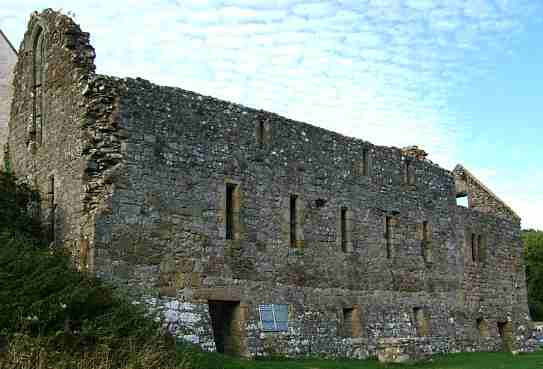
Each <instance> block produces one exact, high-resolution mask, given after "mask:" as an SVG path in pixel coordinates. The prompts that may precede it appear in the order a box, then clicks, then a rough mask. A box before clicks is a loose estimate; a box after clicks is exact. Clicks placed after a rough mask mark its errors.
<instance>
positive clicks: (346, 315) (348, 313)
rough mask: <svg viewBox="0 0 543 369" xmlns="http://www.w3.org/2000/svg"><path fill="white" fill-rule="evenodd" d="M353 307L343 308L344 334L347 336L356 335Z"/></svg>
mask: <svg viewBox="0 0 543 369" xmlns="http://www.w3.org/2000/svg"><path fill="white" fill-rule="evenodd" d="M353 315H354V309H353V308H344V309H343V332H342V333H343V336H345V337H354V326H353Z"/></svg>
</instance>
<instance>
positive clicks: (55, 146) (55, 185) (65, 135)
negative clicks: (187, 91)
mask: <svg viewBox="0 0 543 369" xmlns="http://www.w3.org/2000/svg"><path fill="white" fill-rule="evenodd" d="M40 28H41V30H42V35H43V36H42V37H43V43H44V55H43V63H42V65H41V68H42V72H43V82H42V85H41V94H42V95H43V102H42V111H41V113H42V117H43V120H42V123H41V124H40V123H38V122H37V119H36V117H35V113H34V112H35V109H36V108H35V99H38V98H40V97H39V96H36V88H35V79H34V73H35V72H34V70H35V65H34V63H35V62H34V53H35V47H34V45H35V44H36V36H37V34H38V30H39V29H40ZM93 59H94V50H93V48H92V47H91V46H90V45H89V35H88V34H86V33H83V32H82V31H81V29H80V28H79V26H78V25H76V24H75V23H74V22H73V21H72V20H71V19H70V18H68V17H66V16H64V15H61V14H59V13H56V12H53V11H52V10H46V11H44V12H42V13H40V14H37V13H34V14H33V15H32V16H31V18H30V21H29V24H28V30H27V32H26V33H25V35H24V39H23V42H22V44H21V50H20V52H19V59H18V62H17V64H16V66H15V72H14V73H15V77H14V99H13V105H12V111H11V119H10V123H9V129H10V131H9V147H10V151H9V155H10V159H11V162H12V163H13V170H14V172H15V174H16V175H17V176H19V177H20V178H21V179H25V178H26V180H27V181H28V182H29V183H30V184H31V185H33V186H35V187H36V188H37V189H39V190H40V192H41V194H42V199H41V217H42V220H43V222H44V225H45V231H46V233H47V234H46V236H47V237H48V238H49V239H50V241H58V243H64V245H65V246H66V247H69V248H70V249H72V250H73V251H74V254H76V256H77V257H76V260H78V259H79V257H78V255H77V254H78V253H79V248H80V243H81V223H82V222H83V221H82V218H83V214H82V207H83V194H84V188H83V182H82V176H83V172H84V168H85V160H84V158H82V149H83V146H84V141H85V138H84V137H83V131H82V129H81V127H82V126H83V125H84V123H85V121H86V109H87V107H86V106H87V103H88V101H87V99H86V98H85V97H84V96H83V95H82V92H83V87H84V86H85V85H86V80H87V79H88V78H89V76H91V75H92V74H93V73H94V64H93ZM53 223H54V225H53ZM92 228H94V225H93V224H92Z"/></svg>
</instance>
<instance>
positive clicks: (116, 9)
mask: <svg viewBox="0 0 543 369" xmlns="http://www.w3.org/2000/svg"><path fill="white" fill-rule="evenodd" d="M45 7H52V8H53V9H57V10H58V9H62V10H63V11H64V12H65V13H67V12H70V13H71V14H72V15H73V14H75V19H76V21H77V22H78V23H79V24H80V25H81V27H82V29H83V30H84V31H87V32H90V33H91V42H92V44H93V45H94V47H95V49H96V54H97V57H96V64H97V71H98V72H99V73H104V74H111V75H116V76H120V77H124V76H131V77H135V76H139V77H143V78H146V79H149V80H151V81H152V82H155V83H159V84H164V85H170V86H179V87H182V88H185V89H189V90H193V91H196V92H199V93H203V94H207V95H212V96H215V97H219V98H222V99H226V100H230V101H234V102H237V103H241V104H243V105H247V106H250V107H255V108H261V109H265V110H270V111H273V112H276V113H279V114H281V115H284V116H287V117H290V118H294V119H297V120H302V121H305V122H308V123H312V124H315V125H318V126H321V127H325V128H328V129H331V130H334V131H337V132H340V133H343V134H346V135H349V136H354V137H358V138H362V139H365V140H369V141H371V142H373V143H376V144H380V145H388V146H398V147H402V146H407V145H414V144H416V145H419V146H421V147H422V148H424V149H425V150H426V151H428V152H429V154H430V155H429V159H430V160H432V161H434V162H437V163H439V164H440V165H441V166H443V167H445V168H448V169H452V168H453V167H454V165H455V164H457V163H462V164H463V165H465V166H466V167H467V168H468V169H470V171H472V172H473V173H474V174H475V175H477V176H478V177H479V178H480V179H481V180H482V181H483V182H484V183H486V184H487V185H488V186H489V187H490V188H491V189H492V190H493V191H494V192H495V193H497V194H498V195H499V196H500V197H501V198H502V199H503V200H505V201H506V202H507V203H508V204H510V205H511V207H513V208H514V209H515V210H516V211H517V212H518V213H519V214H520V216H521V217H522V218H523V227H525V228H528V227H532V228H539V229H543V216H542V215H541V214H542V213H543V169H542V165H541V161H542V159H543V147H542V145H541V141H542V136H543V135H542V133H543V124H542V122H541V117H543V104H542V102H541V93H540V86H542V85H543V72H542V68H541V66H543V48H542V47H541V46H540V45H541V40H542V39H543V22H542V20H543V2H541V1H540V0H531V1H529V0H465V1H464V0H447V1H437V0H313V1H310V0H275V1H273V0H177V1H174V0H154V1H138V0H115V1H102V0H94V1H92V0H88V1H76V0H50V1H40V0H25V1H24V2H23V1H20V0H2V7H1V8H0V29H2V30H3V31H4V32H5V33H6V34H7V36H8V37H9V38H10V39H11V40H12V42H13V43H14V44H15V45H16V46H17V45H19V43H20V41H21V39H22V35H23V32H24V29H25V27H26V22H27V21H28V17H29V15H30V13H31V12H32V11H33V10H41V9H43V8H45Z"/></svg>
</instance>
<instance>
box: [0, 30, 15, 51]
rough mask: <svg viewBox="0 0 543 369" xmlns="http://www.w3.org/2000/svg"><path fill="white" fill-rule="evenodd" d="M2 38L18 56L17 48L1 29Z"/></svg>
mask: <svg viewBox="0 0 543 369" xmlns="http://www.w3.org/2000/svg"><path fill="white" fill-rule="evenodd" d="M0 36H1V37H2V38H3V39H4V40H6V42H7V43H8V45H9V47H10V48H11V50H13V53H15V55H18V53H17V50H16V49H15V47H13V44H12V43H11V41H10V40H9V38H8V37H7V36H6V34H5V33H4V32H2V30H1V29H0Z"/></svg>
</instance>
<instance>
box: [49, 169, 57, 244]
mask: <svg viewBox="0 0 543 369" xmlns="http://www.w3.org/2000/svg"><path fill="white" fill-rule="evenodd" d="M48 192H49V194H48V195H49V218H50V219H49V227H50V228H49V233H50V236H49V237H50V241H51V242H53V243H54V242H55V240H56V237H55V223H56V204H55V176H51V177H49V191H48Z"/></svg>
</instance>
